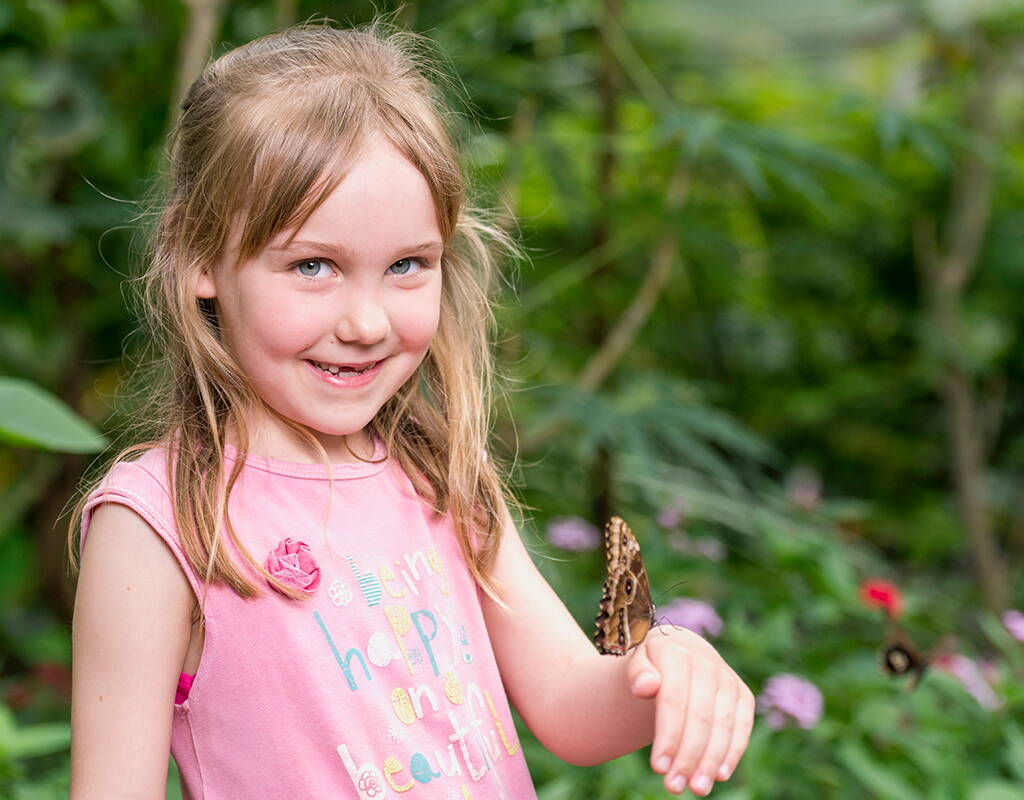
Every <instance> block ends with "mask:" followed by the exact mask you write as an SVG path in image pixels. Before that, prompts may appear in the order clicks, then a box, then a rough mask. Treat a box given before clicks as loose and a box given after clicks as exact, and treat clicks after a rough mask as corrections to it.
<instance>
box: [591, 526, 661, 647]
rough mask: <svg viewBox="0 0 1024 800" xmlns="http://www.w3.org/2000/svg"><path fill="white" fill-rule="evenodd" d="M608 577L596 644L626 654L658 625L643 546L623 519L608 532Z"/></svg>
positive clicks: (609, 528)
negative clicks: (642, 554)
mask: <svg viewBox="0 0 1024 800" xmlns="http://www.w3.org/2000/svg"><path fill="white" fill-rule="evenodd" d="M604 552H605V560H606V564H607V570H608V574H607V577H606V578H605V581H604V591H603V592H602V595H601V605H600V610H599V611H598V614H597V619H596V623H597V632H596V633H595V634H594V644H595V645H597V649H598V650H599V651H600V652H601V653H604V654H613V655H617V656H623V655H625V654H626V653H627V652H628V651H629V650H630V649H631V648H633V647H636V646H637V645H638V644H640V643H641V642H642V641H643V640H644V637H645V636H647V632H648V631H649V630H650V629H651V625H652V624H653V623H654V603H653V602H652V600H651V586H650V583H649V582H648V580H647V570H646V569H644V561H643V559H642V558H641V557H640V543H639V542H638V541H637V540H636V537H635V536H634V535H633V531H631V530H630V529H629V526H628V525H627V524H626V523H625V521H623V519H622V518H621V517H612V518H611V520H609V522H608V524H607V525H606V526H605V529H604Z"/></svg>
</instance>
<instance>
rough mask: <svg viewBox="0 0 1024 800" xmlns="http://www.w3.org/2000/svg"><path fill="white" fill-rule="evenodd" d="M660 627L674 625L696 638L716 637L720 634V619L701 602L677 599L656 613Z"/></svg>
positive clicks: (708, 606) (683, 598)
mask: <svg viewBox="0 0 1024 800" xmlns="http://www.w3.org/2000/svg"><path fill="white" fill-rule="evenodd" d="M657 617H658V622H659V623H660V624H662V625H665V624H667V625H676V626H678V627H680V628H686V629H687V630H690V631H693V632H694V633H696V634H697V635H698V636H718V634H720V633H721V632H722V618H721V617H720V616H718V614H717V613H715V609H714V608H712V607H711V606H710V605H708V604H707V603H705V602H704V601H702V600H691V599H690V598H689V597H677V598H676V599H675V600H673V601H672V602H671V603H669V604H668V605H666V606H665V607H664V608H661V609H659V610H658V612H657Z"/></svg>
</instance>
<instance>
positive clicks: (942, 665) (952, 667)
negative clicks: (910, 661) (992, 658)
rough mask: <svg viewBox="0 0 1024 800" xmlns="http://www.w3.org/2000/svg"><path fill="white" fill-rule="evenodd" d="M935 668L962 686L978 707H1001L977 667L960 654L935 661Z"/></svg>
mask: <svg viewBox="0 0 1024 800" xmlns="http://www.w3.org/2000/svg"><path fill="white" fill-rule="evenodd" d="M935 668H936V669H940V670H942V671H943V672H948V673H949V674H950V675H952V676H953V677H954V678H956V679H957V680H958V681H960V683H961V684H962V685H963V687H964V689H965V690H967V693H968V694H969V695H970V696H971V697H973V698H974V699H975V700H977V701H978V705H980V706H981V707H982V708H987V709H988V710H990V711H991V710H993V709H996V708H999V707H1001V706H1002V704H1003V703H1002V701H1001V700H1000V699H999V698H998V697H996V693H995V692H994V691H992V687H991V686H990V685H989V683H988V681H986V680H985V677H984V675H983V674H982V672H981V669H980V668H979V666H978V665H977V664H976V663H975V662H974V661H973V660H972V659H970V658H968V657H967V656H965V655H963V654H961V653H951V654H949V655H947V656H943V657H941V658H938V659H936V660H935Z"/></svg>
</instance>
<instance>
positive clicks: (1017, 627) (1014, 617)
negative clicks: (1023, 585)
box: [1003, 608, 1024, 642]
mask: <svg viewBox="0 0 1024 800" xmlns="http://www.w3.org/2000/svg"><path fill="white" fill-rule="evenodd" d="M1003 625H1005V626H1006V630H1008V631H1009V632H1010V636H1012V637H1013V638H1014V639H1016V640H1017V641H1018V642H1024V614H1021V613H1020V612H1019V611H1017V609H1015V608H1011V609H1010V610H1009V611H1005V612H1003Z"/></svg>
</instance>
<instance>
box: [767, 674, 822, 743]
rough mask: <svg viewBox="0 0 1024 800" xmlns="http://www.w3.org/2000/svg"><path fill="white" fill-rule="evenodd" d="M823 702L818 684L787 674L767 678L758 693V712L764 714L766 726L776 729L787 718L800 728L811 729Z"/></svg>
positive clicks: (819, 716) (786, 720) (783, 725)
mask: <svg viewBox="0 0 1024 800" xmlns="http://www.w3.org/2000/svg"><path fill="white" fill-rule="evenodd" d="M824 705H825V704H824V700H823V699H822V696H821V690H820V689H818V687H817V686H815V685H814V684H813V683H811V682H810V681H808V680H804V679H803V678H801V677H799V676H797V675H789V674H787V673H782V674H779V675H773V676H772V677H770V678H769V679H768V680H767V682H766V683H765V685H764V689H762V690H761V694H759V695H758V696H757V711H758V713H760V714H764V715H765V722H766V723H767V724H768V727H769V728H771V729H772V730H776V731H777V730H779V729H780V728H783V727H785V725H786V723H787V722H789V721H790V720H792V721H794V722H796V723H797V724H798V725H799V726H800V727H801V728H806V729H810V728H813V727H814V726H815V725H817V724H818V720H819V719H820V718H821V713H822V710H823V709H824Z"/></svg>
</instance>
